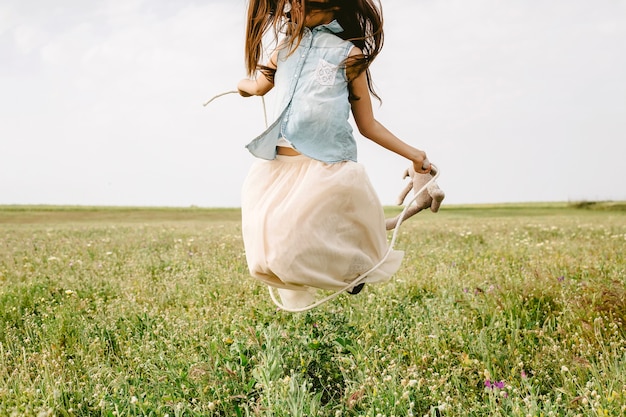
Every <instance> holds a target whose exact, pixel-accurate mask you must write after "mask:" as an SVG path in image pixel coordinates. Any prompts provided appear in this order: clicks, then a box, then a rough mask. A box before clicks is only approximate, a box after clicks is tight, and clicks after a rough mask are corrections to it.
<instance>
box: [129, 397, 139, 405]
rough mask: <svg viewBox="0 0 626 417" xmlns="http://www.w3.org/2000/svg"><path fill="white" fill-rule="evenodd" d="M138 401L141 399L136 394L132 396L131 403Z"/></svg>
mask: <svg viewBox="0 0 626 417" xmlns="http://www.w3.org/2000/svg"><path fill="white" fill-rule="evenodd" d="M137 401H139V400H138V399H137V397H135V396H134V395H133V396H132V397H130V403H131V404H137Z"/></svg>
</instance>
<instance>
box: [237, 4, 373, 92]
mask: <svg viewBox="0 0 626 417" xmlns="http://www.w3.org/2000/svg"><path fill="white" fill-rule="evenodd" d="M292 2H293V3H295V2H299V3H300V5H301V6H303V10H304V13H305V14H306V12H307V11H308V10H310V9H332V10H333V11H334V12H335V19H337V21H338V22H339V24H340V25H341V26H342V27H343V29H344V31H343V32H341V33H338V34H337V36H339V37H341V38H342V39H345V40H348V41H350V42H352V43H353V44H354V45H355V46H356V47H358V48H360V49H361V51H362V54H359V55H354V56H352V57H349V58H348V59H347V60H346V62H345V66H346V72H347V74H348V80H349V81H351V80H354V79H355V78H356V77H358V76H359V75H361V74H362V73H363V72H365V74H366V76H367V86H368V88H369V90H370V92H371V93H372V95H373V96H374V97H376V98H377V99H379V100H380V98H379V97H378V95H377V94H376V92H375V91H374V88H373V85H372V78H371V75H370V70H369V67H370V65H371V63H372V61H374V59H375V58H376V57H377V56H378V54H379V53H380V50H381V49H382V47H383V40H384V35H383V15H382V6H381V4H380V1H378V0H328V1H325V2H320V1H310V2H309V1H307V0H249V4H248V23H247V27H246V42H245V63H246V71H247V72H248V75H253V74H254V73H255V72H256V71H258V70H260V71H261V72H262V73H264V74H265V75H266V76H267V77H271V75H272V74H271V72H272V71H271V69H269V68H267V67H266V66H264V65H261V64H260V60H261V59H262V56H263V37H264V35H265V34H266V33H268V31H270V30H271V31H272V32H273V34H274V37H275V38H274V39H275V40H278V37H279V34H280V33H284V34H285V35H286V40H285V42H286V43H287V45H288V46H289V48H290V49H291V51H293V50H295V48H297V46H298V45H299V44H300V41H301V40H302V36H303V34H304V27H305V22H304V16H302V18H299V16H298V15H297V14H294V13H289V12H287V13H285V10H288V9H289V8H291V3H292ZM286 5H289V6H287V8H286ZM352 98H353V99H358V98H356V97H352Z"/></svg>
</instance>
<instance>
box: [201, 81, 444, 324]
mask: <svg viewBox="0 0 626 417" xmlns="http://www.w3.org/2000/svg"><path fill="white" fill-rule="evenodd" d="M238 93H239V92H238V91H235V90H233V91H227V92H225V93H221V94H218V95H216V96H214V97H213V98H211V99H210V100H208V101H207V102H205V103H204V106H205V107H206V106H207V105H208V104H209V103H211V102H212V101H213V100H215V99H217V98H220V97H222V96H225V95H227V94H238ZM261 99H262V100H263V115H264V117H265V126H267V111H266V108H265V99H264V98H263V96H261ZM429 166H430V167H431V168H432V171H433V172H435V175H433V177H432V178H431V179H430V180H429V181H428V182H427V183H426V184H424V186H423V187H422V188H421V189H420V190H419V191H418V192H416V193H414V195H413V198H412V199H411V200H409V202H408V203H406V204H405V205H404V208H403V210H402V213H400V216H398V220H397V222H396V226H395V228H394V231H393V235H392V236H391V241H390V242H389V248H388V249H387V252H386V253H385V255H384V256H383V257H382V259H381V260H380V261H379V262H378V263H377V264H376V265H374V266H373V267H371V268H370V269H369V270H367V271H365V272H363V273H362V274H361V275H359V276H358V277H357V278H356V279H355V280H354V281H352V282H351V283H349V284H347V285H346V286H345V287H343V288H341V289H339V290H337V291H336V292H335V293H333V294H331V295H329V296H328V297H325V298H322V299H321V300H319V301H316V302H315V303H313V304H309V305H308V306H306V307H300V308H291V307H287V306H284V305H283V304H282V303H281V302H280V301H278V299H277V298H276V295H275V294H274V288H273V287H271V286H268V290H269V293H270V297H271V299H272V301H273V302H274V304H276V307H278V308H280V309H281V310H284V311H288V312H290V313H301V312H304V311H309V310H312V309H314V308H315V307H319V306H320V305H322V304H324V303H326V302H328V301H330V300H333V299H335V298H337V297H338V296H339V295H340V294H342V293H344V292H346V291H348V290H349V289H351V288H354V287H355V286H357V285H359V284H360V283H361V282H363V281H365V279H366V278H367V276H368V275H369V274H371V273H372V272H374V271H375V270H377V269H378V268H380V266H381V265H382V264H384V263H385V261H386V260H387V258H388V257H389V255H390V254H391V252H392V251H393V247H394V245H395V243H396V239H397V237H398V231H399V230H400V225H401V224H402V221H403V220H404V216H405V215H406V212H407V210H408V209H409V207H410V206H411V205H412V204H413V203H414V202H415V200H417V198H418V196H419V195H420V194H421V193H422V192H424V191H425V190H426V189H427V188H428V187H429V186H430V185H431V184H432V183H433V182H435V180H436V179H437V178H438V177H439V169H438V168H437V167H436V166H435V165H433V164H431V163H430V162H428V160H426V161H424V169H428V167H429Z"/></svg>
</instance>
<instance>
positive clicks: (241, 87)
mask: <svg viewBox="0 0 626 417" xmlns="http://www.w3.org/2000/svg"><path fill="white" fill-rule="evenodd" d="M250 84H251V80H249V79H246V78H244V79H243V80H241V81H239V82H238V83H237V91H238V92H239V95H240V96H241V97H251V96H252V94H250V93H248V92H247V91H246V89H247V88H249V87H250Z"/></svg>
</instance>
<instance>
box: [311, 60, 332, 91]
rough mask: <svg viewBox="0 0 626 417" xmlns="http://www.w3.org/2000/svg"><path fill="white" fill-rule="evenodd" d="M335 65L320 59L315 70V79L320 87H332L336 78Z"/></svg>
mask: <svg viewBox="0 0 626 417" xmlns="http://www.w3.org/2000/svg"><path fill="white" fill-rule="evenodd" d="M337 68H338V66H337V65H333V64H331V63H330V62H328V61H325V60H324V59H320V60H319V62H318V64H317V69H316V70H315V79H316V80H317V82H318V83H319V84H320V85H333V84H334V83H335V78H336V76H337Z"/></svg>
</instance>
